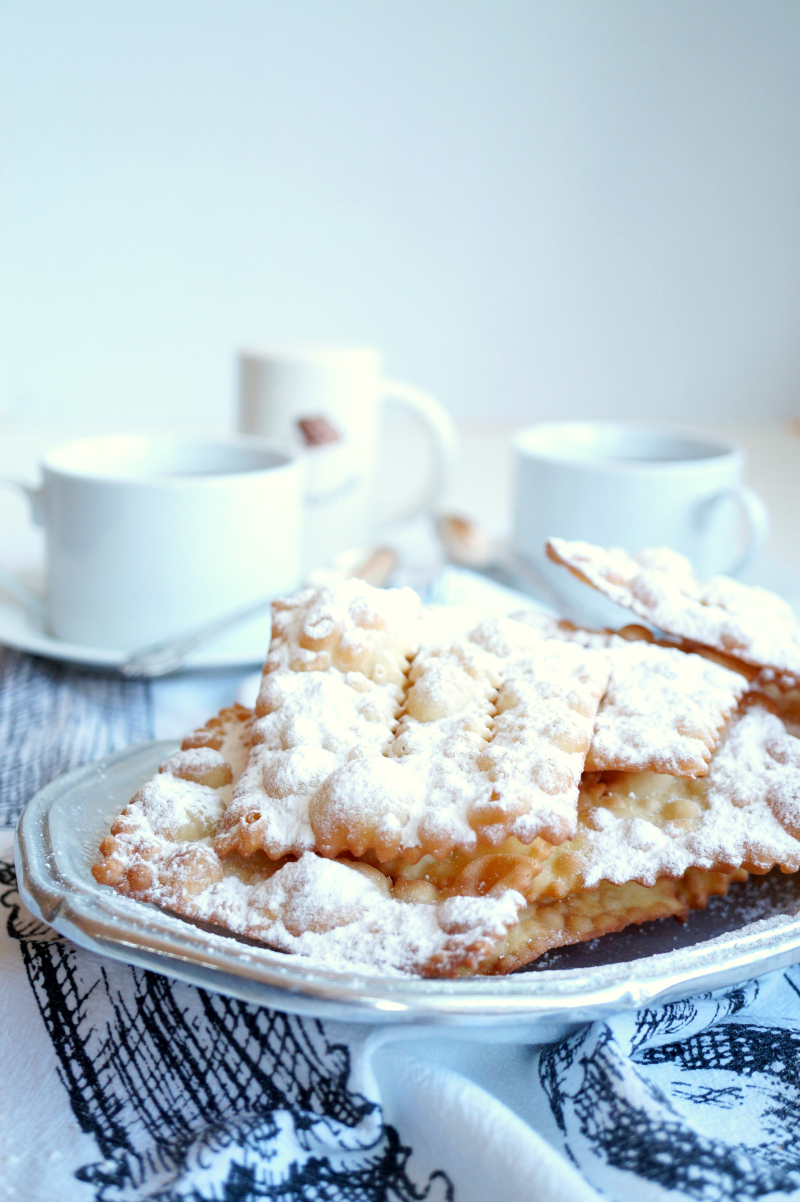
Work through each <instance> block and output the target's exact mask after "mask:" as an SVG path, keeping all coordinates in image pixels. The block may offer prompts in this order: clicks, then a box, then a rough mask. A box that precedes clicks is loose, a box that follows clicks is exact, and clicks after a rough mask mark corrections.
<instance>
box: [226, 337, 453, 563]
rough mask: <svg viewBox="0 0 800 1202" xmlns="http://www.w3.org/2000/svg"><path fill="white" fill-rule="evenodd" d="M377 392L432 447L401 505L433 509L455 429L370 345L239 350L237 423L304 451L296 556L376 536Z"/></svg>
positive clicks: (328, 552) (325, 558) (316, 555)
mask: <svg viewBox="0 0 800 1202" xmlns="http://www.w3.org/2000/svg"><path fill="white" fill-rule="evenodd" d="M384 400H393V401H396V402H399V403H400V404H401V405H403V406H405V407H406V408H408V409H410V410H411V411H412V413H413V414H414V416H415V417H416V418H417V419H419V421H420V422H421V423H422V425H423V426H424V429H425V431H426V433H427V436H428V438H429V440H430V443H431V446H432V450H433V467H432V472H431V475H430V478H429V479H428V481H427V483H426V484H425V486H424V488H423V489H422V494H421V495H420V496H419V498H418V500H417V502H416V504H414V505H413V506H412V507H411V509H410V511H409V510H406V511H405V512H399V513H398V512H394V513H390V514H389V515H387V519H386V520H389V521H392V520H394V521H397V520H401V519H403V518H409V517H413V516H414V515H415V514H417V513H424V512H426V511H429V510H431V509H433V508H434V507H435V505H436V502H437V501H438V500H439V498H440V497H441V495H442V492H443V491H444V489H445V487H446V485H447V481H448V477H449V474H450V469H451V465H452V461H453V456H454V448H455V432H454V427H453V424H452V422H451V421H450V418H449V417H448V416H447V414H446V413H445V411H444V409H443V408H442V407H441V405H440V404H439V403H438V402H437V401H435V400H434V399H433V397H431V396H429V394H428V393H426V392H423V390H422V389H420V388H416V387H414V386H413V385H411V384H406V383H403V382H402V381H399V380H388V379H386V378H385V377H384V375H383V372H382V368H381V356H380V352H379V351H378V350H376V349H374V348H372V347H349V346H316V347H315V346H299V347H294V348H292V347H284V348H275V349H273V350H265V351H259V352H243V353H242V354H241V355H240V357H239V418H238V424H239V429H240V430H241V431H242V432H243V433H246V434H260V435H266V436H268V437H270V438H280V439H287V440H290V441H291V442H292V443H293V444H294V445H295V446H296V447H298V448H303V449H304V450H305V451H306V460H307V462H306V470H307V475H306V496H305V504H306V518H305V539H306V543H305V565H306V567H307V568H315V567H319V566H320V565H322V564H325V563H327V562H329V561H330V560H331V558H332V557H333V556H335V555H336V554H337V553H338V552H340V551H344V550H347V549H349V548H352V547H366V546H368V545H369V544H370V543H371V542H372V541H373V540H374V538H375V536H376V526H377V516H376V515H377V512H378V505H377V498H376V494H377V492H378V491H379V490H378V489H376V481H375V468H376V462H377V449H378V431H379V422H380V411H381V406H382V402H383V401H384Z"/></svg>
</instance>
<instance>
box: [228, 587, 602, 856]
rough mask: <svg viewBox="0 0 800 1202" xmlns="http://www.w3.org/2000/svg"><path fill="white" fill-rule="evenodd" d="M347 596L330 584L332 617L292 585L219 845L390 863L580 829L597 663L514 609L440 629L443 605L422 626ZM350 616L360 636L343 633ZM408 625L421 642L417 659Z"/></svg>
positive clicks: (372, 596) (373, 598)
mask: <svg viewBox="0 0 800 1202" xmlns="http://www.w3.org/2000/svg"><path fill="white" fill-rule="evenodd" d="M348 597H349V598H350V600H348ZM352 597H353V593H352V589H350V587H349V586H348V593H347V597H345V599H344V601H343V600H342V598H341V597H340V596H339V593H338V591H337V589H334V588H331V589H328V590H326V591H325V598H329V602H330V604H329V609H330V615H329V617H330V620H328V618H327V617H325V613H326V611H325V609H324V605H323V601H324V602H325V605H328V601H327V600H325V598H322V599H321V597H320V595H319V594H314V593H312V594H308V595H306V594H301V597H300V598H299V599H298V600H297V602H296V603H295V604H294V605H293V606H292V608H291V609H290V610H287V611H285V612H286V613H287V614H288V615H289V616H288V617H286V618H283V620H279V621H278V622H277V623H276V626H277V630H276V638H275V642H274V644H273V647H272V649H271V651H270V656H269V657H268V660H267V666H266V670H265V675H264V682H263V686H262V689H261V694H260V697H259V704H258V709H257V712H258V713H259V714H260V716H259V717H258V719H257V721H256V724H255V726H254V731H253V744H254V745H253V749H252V751H251V755H250V759H249V762H248V765H247V767H246V769H245V771H244V773H243V774H242V777H241V779H240V781H239V783H238V785H237V787H236V790H235V794H234V799H233V803H232V805H231V806H230V807H229V809H228V811H227V813H226V815H225V820H224V822H223V826H222V829H221V832H220V835H219V837H218V840H217V845H216V846H217V851H218V852H220V854H222V855H225V854H227V853H228V852H230V851H231V850H238V851H240V852H243V853H245V854H250V853H251V852H252V851H253V850H255V849H256V848H262V849H263V850H265V851H266V852H267V853H268V854H269V855H270V856H272V857H273V858H277V857H280V856H281V855H285V854H288V853H291V854H295V855H299V854H301V853H302V852H303V851H306V850H310V849H312V848H313V849H316V850H318V851H321V852H322V853H323V854H325V855H327V856H335V855H338V854H340V853H341V852H343V851H349V852H350V853H351V854H353V855H356V856H362V855H363V854H364V853H365V852H366V851H368V850H374V851H375V852H376V854H377V856H378V858H379V859H380V860H382V861H383V860H390V859H393V858H394V857H396V856H397V855H398V854H402V853H405V852H408V851H413V852H416V851H424V852H428V853H430V854H433V855H435V856H436V857H438V858H441V857H443V856H446V855H447V854H448V853H449V852H450V851H451V850H452V849H453V848H454V847H458V848H461V849H463V850H466V851H469V850H471V849H473V848H475V847H476V846H477V844H478V843H479V842H482V843H483V844H488V845H497V844H498V843H500V842H502V840H503V839H504V838H505V837H507V835H508V834H509V832H512V833H514V834H515V835H516V836H517V837H518V838H520V839H523V840H525V841H527V842H528V843H530V842H532V841H533V839H535V838H536V837H537V836H538V835H540V834H545V835H547V837H549V838H550V839H552V840H554V841H559V840H562V839H565V838H568V837H569V836H570V835H571V834H572V833H574V830H575V822H576V805H577V796H578V783H579V780H580V774H581V771H582V768H583V764H584V761H585V757H586V750H587V747H588V744H589V741H590V738H591V732H592V727H593V723H594V716H595V714H596V711H597V706H598V704H599V700H600V697H601V696H602V693H603V689H604V688H605V684H606V680H607V678H608V671H609V669H608V663H607V659H606V657H605V656H604V655H602V654H598V653H597V652H595V651H592V650H585V649H583V648H579V647H577V646H570V645H567V644H564V643H556V642H553V641H545V640H543V639H542V638H541V637H540V636H539V635H538V634H537V633H536V632H534V631H532V630H528V629H527V628H525V627H523V626H521V625H520V624H519V623H516V622H512V621H510V620H508V619H494V620H492V621H489V622H483V623H479V624H478V626H476V627H475V628H474V629H473V630H472V631H470V632H469V633H467V634H462V635H461V636H459V637H456V638H453V635H452V632H451V633H450V634H449V635H448V637H447V638H445V639H442V638H441V634H442V630H441V620H440V618H439V617H438V615H435V616H434V619H433V620H432V622H431V624H430V625H428V624H427V622H426V621H425V620H423V619H422V618H421V616H420V613H419V610H418V609H416V610H414V612H413V614H412V615H411V620H410V621H409V618H408V616H407V618H406V622H405V627H403V626H402V625H398V598H397V597H393V596H392V595H391V593H390V592H388V593H387V592H384V591H379V590H375V589H369V586H367V585H363V584H362V585H360V586H359V592H358V593H357V594H356V597H357V599H358V601H359V607H358V608H357V609H354V608H353V606H352V604H351V602H352ZM387 597H388V598H389V601H387ZM362 602H363V603H364V604H366V602H368V603H369V606H371V607H372V609H371V610H367V609H364V607H363V605H362ZM382 607H383V609H382ZM282 612H283V611H279V613H278V618H279V619H281V615H282ZM367 613H369V615H370V616H365V615H366V614H367ZM309 615H310V617H309ZM311 618H313V621H311ZM334 618H335V619H336V620H335V621H334V620H333V619H334ZM309 622H311V627H310V628H311V630H312V632H313V637H310V636H309V634H308V630H309ZM359 623H365V624H366V625H365V626H364V630H366V632H367V633H366V635H365V636H364V638H363V639H362V636H361V635H359V634H354V633H353V629H351V628H354V629H361V627H360V626H359ZM409 626H410V627H412V628H413V631H414V637H415V638H416V640H417V641H418V642H419V643H420V644H421V646H420V647H419V650H417V651H416V654H414V655H413V658H412V660H411V663H410V665H409V663H408V661H407V659H404V656H407V655H408V653H409V650H410V647H411V645H412V639H411V638H409V637H408V636H407V633H406V631H407V630H408V628H409ZM320 631H322V634H320V633H319V632H320ZM346 641H347V642H348V645H350V646H356V647H359V648H360V649H361V650H360V652H359V654H361V656H362V658H361V660H359V662H358V663H355V662H354V661H353V659H352V657H351V656H349V655H348V656H346V657H345V658H344V660H343V659H342V652H341V648H342V647H343V646H344V645H345V642H346ZM308 642H311V643H313V644H314V645H313V647H311V648H306V647H305V646H304V644H305V643H308ZM323 643H324V645H323ZM304 650H309V651H313V652H314V655H315V656H316V657H317V658H316V659H315V660H314V663H313V664H310V663H309V662H307V661H306V660H305V659H303V657H302V655H301V652H303V651H304ZM376 664H378V665H379V666H380V667H381V673H380V675H379V676H378V678H377V679H376V677H375V671H374V667H375V665H376ZM298 665H302V666H301V667H299V666H298Z"/></svg>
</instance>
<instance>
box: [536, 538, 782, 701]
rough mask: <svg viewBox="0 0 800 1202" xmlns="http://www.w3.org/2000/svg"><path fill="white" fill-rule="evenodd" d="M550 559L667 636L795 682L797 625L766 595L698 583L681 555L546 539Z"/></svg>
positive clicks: (733, 583)
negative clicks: (787, 675)
mask: <svg viewBox="0 0 800 1202" xmlns="http://www.w3.org/2000/svg"><path fill="white" fill-rule="evenodd" d="M547 551H548V554H549V555H550V557H551V558H552V559H554V560H556V562H558V563H562V564H564V565H565V566H566V567H568V568H570V570H571V571H572V572H574V573H575V574H576V575H578V576H580V577H581V578H582V579H584V580H586V581H587V583H589V584H591V585H593V586H594V588H596V589H599V591H600V592H601V593H604V594H605V595H606V596H607V597H609V598H610V599H611V600H612V601H616V602H617V604H618V605H623V606H625V607H626V608H627V609H631V610H633V612H634V613H637V614H639V615H640V616H641V617H643V618H645V619H646V620H647V621H648V622H650V623H652V625H653V626H656V627H658V628H659V629H660V630H663V631H665V632H666V633H668V634H672V635H677V636H678V637H680V638H682V639H689V640H691V641H692V642H695V643H699V644H701V645H702V646H704V647H713V648H715V649H716V650H718V651H721V652H724V653H725V654H727V655H732V656H735V657H736V658H737V659H741V660H743V661H744V662H745V663H748V664H755V665H757V666H759V667H768V668H774V669H775V670H776V671H778V672H786V673H789V674H790V675H792V676H796V677H800V622H798V620H797V618H796V616H795V614H794V612H793V610H792V608H791V606H789V605H788V604H787V603H786V602H785V601H784V600H783V599H782V598H780V597H777V596H776V595H775V594H774V593H771V592H768V591H767V590H766V589H762V588H757V587H755V586H753V585H745V584H741V583H740V582H739V581H738V580H731V579H730V578H729V577H727V576H715V577H714V578H713V579H712V580H709V581H708V582H707V583H706V584H700V583H698V581H697V579H696V578H695V575H694V571H693V570H692V567H691V564H690V563H689V561H688V560H687V559H685V558H684V557H683V556H682V555H678V554H677V553H676V552H674V551H670V550H669V549H667V548H663V547H658V548H653V549H648V550H644V551H640V552H638V553H637V554H636V555H629V554H628V552H626V551H623V550H622V549H621V548H619V547H612V548H610V549H608V550H606V549H604V548H602V547H595V546H592V545H591V544H590V543H584V542H567V541H565V540H564V539H560V538H553V539H550V540H549V542H548V544H547Z"/></svg>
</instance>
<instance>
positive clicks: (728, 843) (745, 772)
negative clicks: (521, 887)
mask: <svg viewBox="0 0 800 1202" xmlns="http://www.w3.org/2000/svg"><path fill="white" fill-rule="evenodd" d="M597 788H598V789H601V788H602V787H601V786H598V787H597ZM637 794H639V795H640V796H647V795H649V797H650V799H651V801H652V802H653V809H654V811H655V812H654V814H653V819H654V820H652V821H651V820H649V819H647V818H640V817H631V816H629V815H628V814H626V809H628V810H630V809H631V808H634V806H633V803H632V802H629V803H628V804H627V805H626V800H627V799H629V798H631V799H634V801H635V799H636V797H637ZM671 814H676V815H677V814H682V815H684V816H683V817H677V816H675V817H671V816H670V815H671ZM585 826H586V832H585V834H584V837H583V838H582V840H581V846H580V848H579V849H578V850H579V853H580V856H581V860H582V874H581V875H582V882H583V884H584V885H585V886H587V887H591V886H592V885H593V884H596V883H597V882H598V881H600V880H608V881H612V882H615V883H618V884H621V883H623V882H624V881H629V880H637V881H640V882H642V883H644V884H652V883H653V882H654V881H656V880H657V878H658V877H660V876H670V877H678V876H682V875H683V873H684V872H685V871H686V870H687V868H690V867H697V868H703V869H711V868H720V869H721V870H723V871H725V870H726V869H732V868H738V867H740V866H742V865H744V866H745V867H750V868H751V869H752V868H754V869H757V870H763V871H766V870H767V869H769V868H771V867H772V866H773V865H775V864H780V865H781V866H782V867H784V868H785V869H786V870H788V871H791V872H795V871H797V869H798V868H800V842H798V839H797V837H796V836H797V835H798V834H800V740H798V739H796V738H795V737H794V736H792V735H790V734H789V733H788V732H787V731H786V729H785V727H784V726H783V723H782V722H781V720H780V718H779V717H777V716H776V715H775V714H773V713H770V712H769V710H768V709H766V708H764V706H762V705H759V704H755V705H752V706H749V707H747V708H745V710H744V711H743V712H742V713H741V714H738V715H737V716H736V717H735V718H734V720H733V721H732V723H731V727H730V731H729V733H728V736H727V738H726V739H725V741H724V742H723V744H722V745H721V747H720V748H719V750H718V751H717V752H716V754H715V755H714V757H713V759H712V761H711V765H710V769H709V773H708V776H707V777H705V778H701V779H699V780H694V781H692V780H677V779H674V778H671V777H661V778H659V777H655V776H652V775H650V774H641V775H640V776H638V777H637V776H634V775H631V776H628V777H624V778H621V779H619V780H617V781H616V782H614V783H613V784H612V785H611V786H610V788H609V789H608V790H606V792H605V795H604V796H601V797H600V799H599V800H598V803H597V804H596V805H594V806H592V805H591V804H590V803H589V802H588V799H587V807H586V812H585Z"/></svg>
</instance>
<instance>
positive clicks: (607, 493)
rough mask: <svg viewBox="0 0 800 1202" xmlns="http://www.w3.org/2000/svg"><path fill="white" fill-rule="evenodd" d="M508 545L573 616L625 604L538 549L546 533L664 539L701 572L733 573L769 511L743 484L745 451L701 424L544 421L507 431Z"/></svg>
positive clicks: (608, 539)
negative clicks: (511, 434) (511, 482)
mask: <svg viewBox="0 0 800 1202" xmlns="http://www.w3.org/2000/svg"><path fill="white" fill-rule="evenodd" d="M514 452H515V471H516V478H515V489H514V532H513V541H514V547H515V550H516V551H517V552H518V553H519V554H520V555H522V556H523V557H524V558H525V559H527V560H528V561H529V562H530V563H531V564H532V566H533V567H534V568H535V569H536V571H537V572H538V573H539V574H540V575H541V576H542V578H543V579H544V581H545V582H546V584H547V585H549V587H550V588H551V589H552V590H553V591H554V592H555V593H556V594H557V595H559V596H561V597H562V598H563V599H564V601H565V602H566V603H567V605H568V606H569V607H570V608H571V609H572V611H573V612H574V613H576V614H577V615H578V616H582V617H584V618H591V619H592V620H594V621H605V622H611V621H615V620H618V619H619V617H620V616H621V613H622V611H621V610H619V608H618V607H616V606H613V607H612V606H611V605H610V603H607V602H604V601H602V599H601V598H600V597H599V596H598V595H597V594H593V593H592V591H591V590H590V589H588V588H587V586H586V585H584V584H581V583H580V582H578V581H576V580H574V579H573V578H572V577H571V576H570V574H569V573H568V572H567V571H566V570H565V569H564V568H559V567H557V566H556V565H554V564H552V563H550V561H549V560H548V559H547V558H546V557H545V554H544V544H545V541H546V539H547V538H549V537H551V536H555V537H558V538H566V539H582V540H584V541H585V542H590V543H596V544H599V545H600V546H617V547H623V548H625V550H627V551H638V550H640V549H641V548H643V547H655V546H666V547H672V548H673V550H675V551H679V552H681V554H683V555H686V556H687V557H688V558H689V559H690V560H691V561H692V563H693V565H694V567H695V570H696V571H697V573H698V574H699V576H700V577H701V578H704V577H707V576H710V575H715V574H717V573H726V574H729V575H731V574H734V575H735V574H738V573H740V572H741V571H742V570H743V569H744V568H745V567H746V566H747V565H748V564H749V563H751V562H752V560H753V559H754V558H755V556H756V555H757V554H758V552H759V551H760V550H761V549H762V548H763V546H764V544H765V542H766V539H767V535H768V532H769V518H768V513H767V509H766V506H765V505H764V502H763V501H762V500H761V498H760V497H759V496H758V495H757V494H756V493H754V492H753V491H752V490H751V489H749V488H746V487H745V486H744V485H743V484H742V475H743V471H744V463H745V459H744V454H743V452H742V451H741V450H739V448H737V447H735V446H733V445H732V444H730V443H727V442H725V441H723V440H721V439H718V438H715V437H708V436H706V435H704V434H701V433H692V432H683V431H680V430H673V429H670V428H669V427H657V426H646V425H641V426H638V425H633V424H626V423H619V422H548V423H543V424H542V425H538V426H530V427H528V428H527V429H526V430H523V431H521V432H520V433H519V434H518V435H517V436H516V438H515V440H514Z"/></svg>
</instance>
